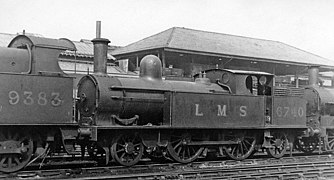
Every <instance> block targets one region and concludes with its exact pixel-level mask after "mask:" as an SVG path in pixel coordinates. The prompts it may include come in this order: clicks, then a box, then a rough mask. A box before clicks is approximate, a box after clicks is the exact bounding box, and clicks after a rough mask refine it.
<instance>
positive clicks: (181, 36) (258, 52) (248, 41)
mask: <svg viewBox="0 0 334 180" xmlns="http://www.w3.org/2000/svg"><path fill="white" fill-rule="evenodd" d="M157 48H168V49H169V50H184V51H190V52H192V53H196V52H205V53H212V54H213V55H215V56H217V55H222V56H224V55H225V56H237V57H251V58H257V59H263V60H266V61H272V62H274V61H282V62H283V63H298V64H307V65H323V66H332V67H333V66H334V61H331V60H328V59H325V58H322V57H320V56H317V55H315V54H312V53H309V52H306V51H303V50H301V49H298V48H295V47H293V46H290V45H287V44H284V43H281V42H278V41H271V40H263V39H256V38H249V37H242V36H235V35H229V34H222V33H215V32H207V31H200V30H194V29H187V28H180V27H173V28H170V29H167V30H166V31H163V32H161V33H158V34H156V35H153V36H150V37H148V38H145V39H143V40H140V41H138V42H135V43H132V44H130V45H128V46H125V47H123V48H119V49H116V50H114V51H112V54H113V55H115V56H117V55H122V54H128V53H132V52H138V51H144V50H151V49H157Z"/></svg>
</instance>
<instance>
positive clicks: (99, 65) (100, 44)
mask: <svg viewBox="0 0 334 180" xmlns="http://www.w3.org/2000/svg"><path fill="white" fill-rule="evenodd" d="M92 42H93V44H94V73H95V74H107V55H108V43H110V41H109V39H105V38H101V21H96V38H95V39H93V40H92Z"/></svg>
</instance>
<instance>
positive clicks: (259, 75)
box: [195, 69, 274, 96]
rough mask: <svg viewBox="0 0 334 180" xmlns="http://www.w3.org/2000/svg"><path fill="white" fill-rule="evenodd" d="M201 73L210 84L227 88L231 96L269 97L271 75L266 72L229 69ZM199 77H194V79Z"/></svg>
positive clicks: (271, 83) (271, 85) (271, 82)
mask: <svg viewBox="0 0 334 180" xmlns="http://www.w3.org/2000/svg"><path fill="white" fill-rule="evenodd" d="M203 73H205V74H206V77H207V78H208V79H210V82H211V83H217V84H219V85H221V86H225V87H228V88H229V89H230V90H231V93H232V94H237V95H254V96H261V95H266V96H270V95H271V94H272V89H273V88H272V87H273V77H274V75H273V74H270V73H266V72H255V71H242V70H231V69H210V70H206V71H204V72H203ZM198 77H199V75H195V79H196V78H198Z"/></svg>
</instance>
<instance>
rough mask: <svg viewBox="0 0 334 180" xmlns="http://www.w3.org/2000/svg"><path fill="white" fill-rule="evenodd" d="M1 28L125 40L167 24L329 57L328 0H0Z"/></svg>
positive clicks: (333, 20)
mask: <svg viewBox="0 0 334 180" xmlns="http://www.w3.org/2000/svg"><path fill="white" fill-rule="evenodd" d="M0 2H1V6H0V24H1V25H0V33H11V34H12V33H17V32H22V30H23V29H24V30H25V31H26V32H28V33H36V34H40V35H43V36H44V37H49V38H62V37H64V38H68V39H70V40H75V41H78V40H80V39H93V38H94V37H95V23H96V21H98V20H99V21H101V22H102V37H104V38H108V39H110V40H111V44H112V45H120V46H125V45H128V44H130V43H133V42H136V41H138V40H141V39H143V38H146V37H148V36H151V35H154V34H157V33H159V32H161V31H164V30H166V29H169V28H171V27H185V28H191V29H197V30H204V31H210V32H218V33H225V34H232V35H239V36H246V37H252V38H260V39H268V40H275V41H280V42H283V43H286V44H289V45H292V46H295V47H297V48H300V49H302V50H306V51H309V52H312V53H314V54H317V55H319V56H322V57H325V58H328V59H331V60H333V61H334V1H333V0H52V1H51V0H30V1H28V0H0Z"/></svg>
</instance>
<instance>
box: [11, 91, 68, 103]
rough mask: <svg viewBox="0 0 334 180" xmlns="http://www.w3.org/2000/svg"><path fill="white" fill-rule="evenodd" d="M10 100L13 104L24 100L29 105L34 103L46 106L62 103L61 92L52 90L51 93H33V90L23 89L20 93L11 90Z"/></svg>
mask: <svg viewBox="0 0 334 180" xmlns="http://www.w3.org/2000/svg"><path fill="white" fill-rule="evenodd" d="M8 102H9V104H11V105H17V104H18V103H20V102H22V103H23V104H25V105H28V106H30V105H34V104H38V105H40V106H46V105H47V104H51V105H52V106H55V107H57V106H60V105H61V104H62V100H61V98H60V93H59V92H51V93H50V94H47V93H45V92H39V93H36V94H33V92H32V91H23V92H20V93H19V92H17V91H9V93H8Z"/></svg>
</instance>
